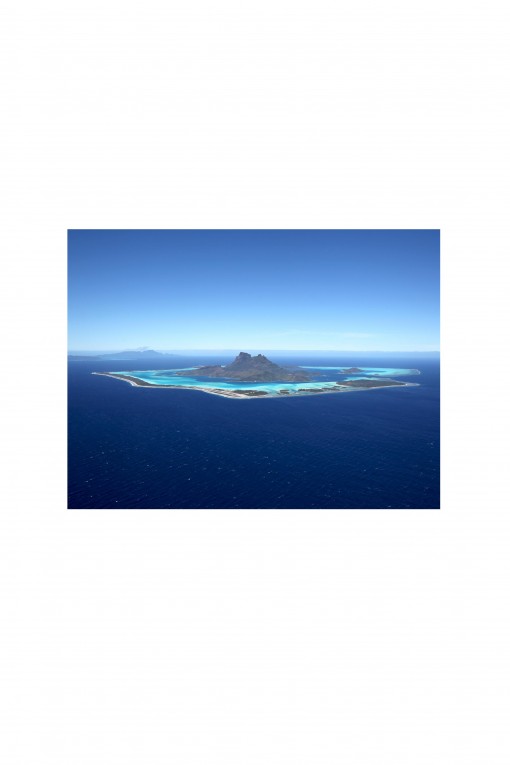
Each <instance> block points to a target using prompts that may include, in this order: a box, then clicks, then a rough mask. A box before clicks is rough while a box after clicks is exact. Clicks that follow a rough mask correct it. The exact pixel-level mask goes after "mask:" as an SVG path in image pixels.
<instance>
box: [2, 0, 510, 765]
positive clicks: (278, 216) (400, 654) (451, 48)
mask: <svg viewBox="0 0 510 765" xmlns="http://www.w3.org/2000/svg"><path fill="white" fill-rule="evenodd" d="M506 11H507V8H506V5H505V4H504V3H502V2H488V3H486V4H485V6H484V7H483V8H482V7H481V6H480V5H479V4H478V3H467V4H466V3H465V4H463V5H462V6H460V5H459V4H458V3H454V2H451V1H450V0H443V1H442V2H441V3H439V2H437V1H436V0H432V2H429V3H426V4H424V3H404V2H402V1H399V0H391V1H390V2H388V3H378V2H374V0H368V1H367V2H365V3H362V4H356V3H352V2H351V3H347V2H343V1H342V0H340V1H338V2H337V1H336V0H335V2H333V0H318V2H317V3H315V4H314V5H311V4H310V3H302V2H293V3H290V2H282V1H281V0H272V2H271V3H269V2H267V1H265V0H261V2H259V3H257V4H246V3H239V2H237V3H234V2H233V1H227V0H218V1H217V2H215V3H208V2H204V1H203V0H193V2H191V3H188V4H185V3H177V2H171V1H170V2H168V0H167V1H166V2H162V1H158V0H149V2H148V3H147V4H146V5H144V6H143V7H142V6H141V5H139V4H137V3H129V2H128V3H122V4H121V3H117V2H102V3H99V2H97V0H89V2H87V3H85V2H82V0H77V1H76V2H73V3H63V2H55V1H54V0H50V2H47V3H44V4H40V3H35V2H33V1H30V0H29V2H25V3H17V4H14V3H7V5H6V9H5V11H4V13H3V16H2V22H3V23H2V29H3V32H2V33H1V34H2V37H1V43H2V44H1V45H0V56H1V57H2V63H3V65H4V66H3V67H2V69H3V71H4V72H6V78H5V83H4V87H3V91H2V92H3V101H2V103H3V105H4V106H5V114H6V117H5V118H4V121H3V125H2V127H3V130H4V141H3V148H4V149H5V150H6V152H5V153H6V154H7V158H6V162H5V167H4V169H3V172H2V178H1V183H2V211H3V212H4V215H3V223H2V238H3V240H4V241H3V243H4V247H3V254H4V262H3V266H4V267H5V271H6V273H5V277H4V278H3V279H2V282H1V290H2V295H1V297H2V300H1V306H2V311H3V314H2V319H3V321H2V328H3V329H4V335H5V338H4V340H3V346H2V356H3V358H4V360H5V361H6V367H7V371H6V373H5V374H4V375H3V376H2V381H3V382H4V384H5V391H4V393H3V396H2V402H3V404H4V405H5V413H4V415H3V421H2V426H3V431H4V438H3V443H4V450H5V456H4V462H3V467H4V468H5V470H4V474H5V475H4V479H3V480H4V488H3V491H2V499H3V503H2V504H3V505H4V512H3V514H2V517H1V520H0V523H1V529H0V531H1V533H0V544H1V547H2V549H1V551H0V552H1V555H0V566H1V567H2V572H1V573H2V582H3V583H4V588H3V590H2V608H1V616H2V620H3V625H2V629H1V632H0V640H1V641H2V645H3V653H2V662H3V665H2V666H3V673H2V686H1V694H2V701H1V704H2V706H1V710H2V723H3V724H2V728H3V741H2V743H1V744H0V747H1V750H0V751H1V754H2V759H3V761H5V762H7V763H9V765H11V763H12V764H13V765H25V763H41V764H42V765H46V764H48V765H50V763H51V765H64V764H65V765H68V764H69V763H73V765H90V763H91V762H94V763H95V764H96V765H103V764H104V765H106V764H108V765H117V764H120V763H122V765H134V764H135V763H137V764H138V763H141V762H147V763H151V765H160V763H161V764H163V763H164V764H165V765H167V763H168V762H175V763H178V765H189V764H192V765H195V763H196V764H198V763H200V765H202V763H204V762H207V763H208V765H216V763H217V764H218V765H220V764H221V765H234V764H235V765H238V763H243V765H252V764H253V765H260V763H261V762H264V763H271V764H272V763H282V762H285V763H287V762H292V763H293V765H309V763H311V762H314V763H320V765H337V764H338V763H339V762H341V763H346V765H373V763H391V765H404V764H405V765H408V764H409V763H413V765H430V763H431V762H433V763H435V764H438V763H440V764H441V765H442V764H443V763H444V764H445V765H450V764H451V763H462V764H463V765H466V764H467V765H469V764H470V763H473V765H474V764H475V763H476V765H478V764H479V763H480V762H490V763H491V765H499V764H500V763H501V764H502V763H505V765H506V763H507V762H508V759H509V751H508V737H507V733H506V726H507V721H508V717H509V714H508V712H509V710H508V694H507V691H506V689H507V687H508V680H509V678H508V654H507V646H508V644H509V643H510V635H509V621H508V609H507V601H508V593H507V589H506V583H507V581H508V576H509V573H510V572H509V563H508V561H509V556H508V541H507V540H508V532H509V514H508V511H507V510H506V507H507V505H508V500H507V493H508V492H507V487H506V474H507V456H506V451H507V426H506V423H505V418H504V417H503V413H504V412H505V411H506V407H507V403H506V402H507V398H508V394H507V392H506V391H505V390H504V381H505V379H506V374H505V373H506V371H507V367H508V361H507V359H506V357H505V348H506V336H503V337H501V336H500V327H501V326H502V323H503V321H504V319H505V314H506V304H507V288H506V280H505V279H504V276H505V274H504V266H505V265H506V262H507V259H508V248H507V216H508V199H507V191H508V188H507V179H508V139H507V136H508V134H509V133H510V129H509V127H510V126H509V124H508V106H507V99H506V97H505V96H506V93H507V92H508V84H509V83H508V68H509V48H508V42H507V25H506ZM80 227H84V228H92V227H94V228H101V227H102V228H133V227H140V228H157V227H160V228H176V227H178V228H211V227H214V228H250V227H257V228H299V227H306V228H440V229H441V232H442V292H443V305H442V365H443V375H444V383H443V389H442V408H443V427H442V441H443V469H442V480H443V501H442V506H443V509H442V510H441V511H440V512H425V511H423V512H420V511H412V512H386V511H384V512H381V511H365V512H359V511H341V512H338V511H322V512H314V513H312V512H306V511H304V512H303V511H287V512H280V513H274V512H271V511H267V512H266V511H254V512H250V511H243V512H241V513H235V512H232V511H225V512H219V511H214V512H211V511H196V512H188V511H173V512H158V511H140V512H129V513H114V512H108V513H104V512H87V513H85V512H83V513H71V512H66V511H65V509H64V508H65V479H64V476H65V440H66V432H65V411H64V409H65V408H64V402H65V349H66V337H65V334H66V330H65V327H66V316H65V312H66V307H65V294H66V284H65V257H66V241H65V240H66V230H67V229H68V228H80Z"/></svg>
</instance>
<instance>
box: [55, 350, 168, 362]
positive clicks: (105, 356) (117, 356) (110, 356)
mask: <svg viewBox="0 0 510 765" xmlns="http://www.w3.org/2000/svg"><path fill="white" fill-rule="evenodd" d="M174 355H175V354H173V353H160V352H159V351H153V350H152V349H151V348H147V349H143V350H135V351H120V352H119V353H101V354H97V355H94V356H81V355H78V354H76V355H74V354H70V358H73V359H83V358H88V359H101V360H104V361H137V360H138V359H139V360H140V361H145V359H165V358H167V357H168V356H174Z"/></svg>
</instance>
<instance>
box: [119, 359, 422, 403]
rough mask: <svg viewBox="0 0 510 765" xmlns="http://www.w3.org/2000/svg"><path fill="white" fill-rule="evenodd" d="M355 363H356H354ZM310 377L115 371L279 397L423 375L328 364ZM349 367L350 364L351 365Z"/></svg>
mask: <svg viewBox="0 0 510 765" xmlns="http://www.w3.org/2000/svg"><path fill="white" fill-rule="evenodd" d="M351 366H352V365H351ZM302 368H303V369H306V370H307V372H308V374H309V376H310V377H312V378H313V380H312V381H311V382H300V383H285V382H274V383H256V382H236V381H232V380H227V379H226V378H218V377H194V376H193V369H196V367H180V368H179V369H159V370H158V369H150V370H135V371H134V372H133V371H130V372H128V371H126V370H123V371H121V372H115V374H118V375H129V377H136V378H137V379H139V380H143V381H144V382H147V383H150V384H151V385H155V386H157V385H165V386H167V385H177V386H180V387H186V388H211V389H220V390H259V391H263V392H264V393H267V394H268V395H272V396H277V395H278V393H279V392H280V391H283V390H284V391H287V392H288V393H289V394H292V393H299V391H300V390H303V389H304V390H315V389H317V390H320V389H322V388H332V389H337V382H342V381H344V380H359V379H363V378H366V377H397V376H398V377H407V376H409V375H417V374H419V372H418V370H416V369H402V368H396V367H359V366H358V367H357V369H361V370H362V373H361V374H360V373H358V374H350V375H345V374H342V371H341V370H342V369H345V368H346V367H341V366H337V367H324V366H317V367H313V366H309V365H308V366H303V367H302ZM347 368H349V367H347ZM184 371H189V372H190V374H189V375H187V376H186V377H180V376H176V372H184Z"/></svg>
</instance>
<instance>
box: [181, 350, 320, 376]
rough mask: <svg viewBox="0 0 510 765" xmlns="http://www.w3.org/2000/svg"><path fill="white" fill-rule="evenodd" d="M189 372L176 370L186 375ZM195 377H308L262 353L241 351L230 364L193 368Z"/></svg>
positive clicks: (304, 373)
mask: <svg viewBox="0 0 510 765" xmlns="http://www.w3.org/2000/svg"><path fill="white" fill-rule="evenodd" d="M187 374H189V372H177V375H181V376H186V375H187ZM193 375H194V376H195V377H224V378H227V379H229V378H230V379H233V380H244V381H246V382H307V381H308V380H309V379H310V378H309V377H308V375H307V374H306V372H302V371H301V370H297V371H294V370H290V369H285V367H280V366H278V364H275V363H274V362H273V361H270V360H269V359H268V358H266V357H265V356H264V355H263V354H262V353H259V354H258V355H257V356H252V355H251V354H250V353H245V352H244V351H241V353H239V355H238V356H236V358H235V359H234V361H232V363H231V364H227V365H226V366H224V367H222V366H206V367H199V368H198V369H195V370H193Z"/></svg>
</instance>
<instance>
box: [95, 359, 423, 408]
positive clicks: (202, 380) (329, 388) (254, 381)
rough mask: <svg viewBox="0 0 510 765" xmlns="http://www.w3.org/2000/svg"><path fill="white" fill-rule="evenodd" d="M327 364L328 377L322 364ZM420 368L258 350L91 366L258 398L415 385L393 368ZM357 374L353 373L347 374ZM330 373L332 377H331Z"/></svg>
mask: <svg viewBox="0 0 510 765" xmlns="http://www.w3.org/2000/svg"><path fill="white" fill-rule="evenodd" d="M325 369H327V370H329V374H328V377H326V375H325V374H324V370H325ZM392 373H393V374H398V375H399V376H400V375H402V374H403V375H407V374H420V373H419V370H417V369H391V368H388V369H375V368H371V367H365V368H364V369H362V368H359V367H348V368H343V367H327V368H325V367H307V368H306V371H305V370H304V369H301V368H299V367H294V368H289V367H281V366H279V365H278V364H275V363H274V362H273V361H270V360H269V359H268V358H266V356H263V355H262V354H261V353H259V354H258V355H257V356H252V355H251V354H249V353H245V352H241V353H239V355H238V356H237V357H236V358H235V359H234V360H233V361H232V362H231V363H230V364H225V365H209V366H201V367H190V368H187V369H152V370H145V371H126V372H92V374H95V375H101V376H104V377H114V378H116V379H119V380H124V381H125V382H127V383H129V384H130V385H133V386H135V387H138V388H145V389H149V388H151V389H153V390H154V389H162V388H179V389H185V390H199V391H202V392H204V393H210V394H212V395H216V396H222V397H224V398H236V399H254V398H278V397H285V398H289V397H294V396H313V395H316V394H326V393H346V392H349V391H351V392H352V391H363V390H377V389H380V388H390V387H409V386H416V385H417V383H409V382H402V381H400V380H395V379H393V378H392V377H390V375H391V374H392ZM352 375H356V377H355V378H354V379H350V377H349V376H352ZM328 378H329V379H328Z"/></svg>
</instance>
